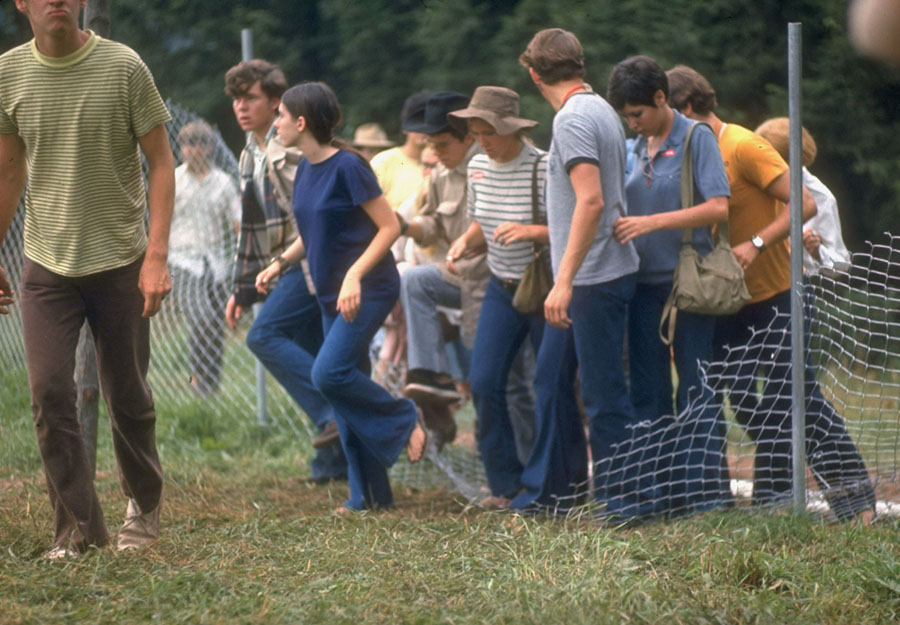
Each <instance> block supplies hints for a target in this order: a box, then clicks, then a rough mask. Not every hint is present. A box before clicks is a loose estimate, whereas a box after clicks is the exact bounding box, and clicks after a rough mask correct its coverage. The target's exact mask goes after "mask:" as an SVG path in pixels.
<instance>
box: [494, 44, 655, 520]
mask: <svg viewBox="0 0 900 625" xmlns="http://www.w3.org/2000/svg"><path fill="white" fill-rule="evenodd" d="M519 60H520V62H521V63H522V65H524V66H525V67H526V68H527V69H528V73H529V75H530V76H531V79H532V81H533V82H534V84H535V86H536V87H537V88H538V90H539V91H540V92H541V95H543V96H544V99H545V100H547V102H548V103H550V105H551V106H553V109H554V110H555V111H556V116H555V117H554V119H553V142H552V143H551V145H550V153H549V166H548V169H549V171H548V175H547V221H548V226H549V231H550V256H551V259H552V261H553V273H554V285H553V288H552V290H551V291H550V294H549V295H548V296H547V299H546V301H545V303H544V314H545V316H546V319H547V324H548V325H547V327H546V328H545V329H544V337H543V339H542V341H541V347H540V351H539V353H538V359H537V367H536V369H537V371H539V372H540V375H537V376H535V394H536V395H537V406H538V412H537V437H536V440H535V449H534V451H533V452H532V454H531V457H530V459H529V463H528V465H527V466H526V467H525V470H524V471H523V474H522V483H523V487H524V489H525V490H524V492H523V493H522V494H520V495H519V496H518V497H516V498H515V499H514V500H513V502H512V507H513V508H518V509H522V508H530V507H532V506H535V505H540V506H551V507H552V506H559V507H561V508H567V507H571V505H572V502H571V501H568V502H567V498H569V497H571V496H572V495H575V494H576V493H575V492H574V491H573V487H572V485H573V484H577V483H579V482H581V481H583V480H584V479H586V478H587V454H586V451H587V450H586V447H585V439H584V429H583V427H582V424H581V419H580V417H579V412H578V409H577V406H576V404H575V399H574V397H575V393H574V392H573V384H574V381H575V370H576V366H577V367H578V369H579V371H580V378H581V394H582V398H583V399H584V407H585V410H586V412H587V416H588V419H589V421H590V446H591V454H592V457H593V461H594V463H595V469H594V480H595V484H594V486H595V497H596V498H597V499H598V501H599V502H600V503H604V504H606V505H607V508H608V510H609V512H610V513H611V514H618V515H622V516H629V515H632V514H634V513H635V511H634V510H633V503H634V501H633V500H632V498H631V497H630V494H629V493H625V492H622V491H623V487H622V485H623V484H625V483H627V476H625V475H623V468H622V467H620V466H614V465H615V456H614V453H615V449H616V444H617V443H619V442H622V441H624V440H625V439H626V438H627V437H628V431H629V429H628V428H629V426H631V425H632V424H633V423H634V422H635V414H634V408H633V406H632V405H631V401H630V399H629V398H628V390H627V386H626V382H625V375H624V372H623V370H622V350H623V344H624V332H625V313H626V307H627V303H628V300H629V299H630V298H631V295H632V293H633V292H634V287H635V276H636V272H637V268H638V257H637V253H636V252H635V249H634V245H633V244H631V243H627V244H621V243H619V242H618V241H616V240H615V238H614V237H613V236H612V226H613V223H614V222H615V220H616V219H617V218H618V217H620V216H622V215H623V214H624V213H625V206H624V189H623V183H624V170H625V133H624V130H623V129H622V124H621V122H620V121H619V119H618V115H616V112H615V111H614V110H613V108H612V107H611V106H610V105H609V103H608V102H606V100H604V99H603V98H602V97H600V96H599V95H598V94H596V93H594V92H592V91H591V89H590V87H589V86H588V85H586V84H585V83H584V74H585V71H584V53H583V51H582V48H581V43H580V42H579V41H578V39H577V38H576V37H575V35H573V34H572V33H570V32H567V31H565V30H562V29H559V28H549V29H546V30H542V31H540V32H538V33H537V34H535V36H534V37H533V38H532V40H531V42H530V43H529V44H528V47H527V48H526V50H525V52H523V53H522V55H521V56H520V57H519Z"/></svg>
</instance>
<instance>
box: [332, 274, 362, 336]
mask: <svg viewBox="0 0 900 625" xmlns="http://www.w3.org/2000/svg"><path fill="white" fill-rule="evenodd" d="M361 301H362V286H361V285H360V283H359V278H357V277H356V275H355V274H353V273H352V272H349V271H348V272H347V275H346V276H344V281H343V283H341V291H340V293H338V299H337V311H338V312H339V313H341V315H342V316H343V317H344V321H346V322H347V323H353V320H354V319H356V313H358V312H359V305H360V302H361Z"/></svg>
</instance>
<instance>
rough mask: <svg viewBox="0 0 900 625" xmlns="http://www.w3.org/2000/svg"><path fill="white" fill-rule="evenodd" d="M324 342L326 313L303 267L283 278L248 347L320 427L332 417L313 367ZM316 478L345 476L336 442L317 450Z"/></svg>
mask: <svg viewBox="0 0 900 625" xmlns="http://www.w3.org/2000/svg"><path fill="white" fill-rule="evenodd" d="M321 345H322V314H321V312H320V311H319V303H318V301H316V297H315V295H311V294H310V292H309V288H308V287H307V285H306V276H305V275H304V273H303V271H302V270H301V268H300V266H299V265H297V266H296V268H294V269H292V270H291V271H288V272H287V273H285V274H284V275H282V276H281V278H279V280H278V283H277V284H276V286H275V288H274V289H273V290H272V292H271V293H270V294H269V296H268V297H267V298H266V300H265V302H264V303H263V305H262V309H261V310H260V311H259V313H258V314H257V316H256V319H254V321H253V326H252V327H251V328H250V331H249V332H248V333H247V347H249V348H250V351H251V352H253V354H254V355H255V356H256V357H257V358H258V359H259V361H260V362H261V363H262V364H263V366H264V367H265V368H266V369H267V370H268V371H269V373H271V374H272V376H273V377H274V378H275V379H276V380H278V382H279V383H280V384H281V386H283V387H284V390H286V391H287V393H288V395H290V396H291V398H292V399H293V400H294V401H295V402H297V404H298V405H299V406H300V408H302V409H303V411H304V412H305V413H306V415H307V416H308V417H309V419H310V421H312V422H313V424H314V425H315V426H316V429H317V430H318V431H320V432H321V431H322V430H323V429H325V427H326V426H327V425H328V423H329V422H331V421H333V420H334V415H333V412H332V410H331V406H329V405H328V402H327V401H325V398H324V397H322V395H321V394H320V393H319V391H318V390H317V389H316V388H315V386H314V385H313V382H312V366H313V360H314V359H315V357H316V354H318V353H319V348H320V347H321ZM310 471H311V472H310V477H311V478H312V479H314V480H327V479H334V478H343V477H345V476H346V475H347V462H346V461H345V460H344V457H343V454H342V453H341V450H340V448H339V447H338V446H337V445H334V446H332V447H328V448H325V449H320V450H317V451H316V454H315V456H313V459H312V461H311V462H310Z"/></svg>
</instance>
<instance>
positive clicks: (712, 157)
mask: <svg viewBox="0 0 900 625" xmlns="http://www.w3.org/2000/svg"><path fill="white" fill-rule="evenodd" d="M691 124H692V122H691V120H689V119H687V118H686V117H685V116H684V115H682V114H681V113H679V112H678V111H675V117H674V119H673V120H672V129H671V130H670V131H669V136H668V137H667V138H666V140H665V141H664V142H663V144H662V146H661V147H660V148H659V151H657V153H656V154H655V155H654V157H653V160H652V161H651V160H650V159H649V158H648V154H647V138H646V137H638V140H637V142H636V143H635V145H634V158H635V160H634V168H633V169H632V171H631V174H630V175H629V176H628V180H627V181H626V183H625V197H626V201H627V205H628V214H629V215H653V214H656V213H663V212H669V211H675V210H679V209H680V208H681V161H682V157H683V156H684V148H685V144H684V139H685V136H686V135H687V131H688V129H689V128H690V127H691ZM691 157H692V161H693V166H694V203H695V205H696V204H700V203H702V202H705V201H706V200H707V199H709V198H712V197H717V196H725V197H728V196H729V195H731V190H730V188H729V186H728V176H726V175H725V165H724V164H723V163H722V155H721V154H720V153H719V145H718V142H717V141H716V137H715V135H713V133H712V131H711V130H710V129H709V127H708V126H705V125H701V126H698V127H697V128H696V129H695V131H694V134H693V136H692V137H691ZM634 244H635V247H636V249H637V252H638V256H640V268H639V269H638V282H640V283H644V284H664V283H669V282H672V278H673V274H674V272H675V265H676V264H677V262H678V254H679V251H680V250H681V230H658V231H656V232H652V233H650V234H647V235H644V236H642V237H638V238H637V239H635V240H634ZM693 245H694V248H695V249H696V250H697V251H698V252H700V253H701V254H707V253H709V251H710V250H712V247H713V241H712V236H711V234H710V229H709V227H705V226H704V227H701V228H694V232H693Z"/></svg>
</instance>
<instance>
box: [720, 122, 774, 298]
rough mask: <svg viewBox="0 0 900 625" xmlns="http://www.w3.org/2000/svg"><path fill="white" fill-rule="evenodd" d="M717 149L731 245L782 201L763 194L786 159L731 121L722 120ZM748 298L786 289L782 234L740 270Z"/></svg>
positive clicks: (756, 229)
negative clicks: (726, 186)
mask: <svg viewBox="0 0 900 625" xmlns="http://www.w3.org/2000/svg"><path fill="white" fill-rule="evenodd" d="M719 150H720V151H721V152H722V160H723V161H724V162H725V172H726V173H727V174H728V184H729V185H730V186H731V197H730V198H729V200H728V227H729V231H730V235H731V245H732V246H734V245H738V244H739V243H743V242H745V241H749V240H750V239H751V238H752V237H753V236H754V235H755V234H758V233H759V231H760V230H762V229H763V228H765V227H766V226H768V225H769V224H770V223H772V221H773V220H774V219H775V217H776V216H777V215H778V213H779V212H780V211H782V210H784V205H783V204H781V203H780V202H778V201H777V200H776V199H775V198H773V197H772V196H770V195H768V194H767V193H766V192H765V189H766V187H768V186H769V185H770V184H772V182H774V181H775V179H776V178H778V176H780V175H781V174H783V173H784V172H785V171H787V170H788V165H787V163H785V162H784V159H783V158H781V155H779V154H778V152H776V151H775V148H773V147H772V146H771V145H770V144H769V142H768V141H766V140H765V139H763V138H762V137H760V136H759V135H757V134H755V133H753V132H751V131H749V130H747V129H746V128H744V127H742V126H738V125H736V124H726V125H725V126H724V127H723V128H722V130H721V132H720V134H719ZM744 280H745V281H746V283H747V290H749V291H750V302H751V303H755V302H761V301H763V300H767V299H769V298H770V297H772V296H774V295H777V294H778V293H781V292H783V291H786V290H788V289H789V288H791V247H790V243H789V241H788V239H787V238H785V239H782V240H781V241H779V242H778V243H773V244H772V245H768V246H766V249H765V250H764V251H763V253H762V254H760V255H759V257H758V258H757V259H756V260H755V261H753V263H752V264H751V265H750V266H749V267H748V268H747V270H746V271H745V272H744Z"/></svg>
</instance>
